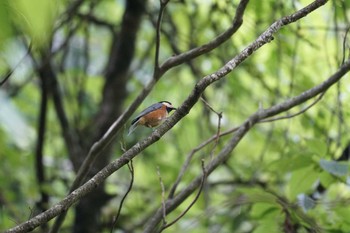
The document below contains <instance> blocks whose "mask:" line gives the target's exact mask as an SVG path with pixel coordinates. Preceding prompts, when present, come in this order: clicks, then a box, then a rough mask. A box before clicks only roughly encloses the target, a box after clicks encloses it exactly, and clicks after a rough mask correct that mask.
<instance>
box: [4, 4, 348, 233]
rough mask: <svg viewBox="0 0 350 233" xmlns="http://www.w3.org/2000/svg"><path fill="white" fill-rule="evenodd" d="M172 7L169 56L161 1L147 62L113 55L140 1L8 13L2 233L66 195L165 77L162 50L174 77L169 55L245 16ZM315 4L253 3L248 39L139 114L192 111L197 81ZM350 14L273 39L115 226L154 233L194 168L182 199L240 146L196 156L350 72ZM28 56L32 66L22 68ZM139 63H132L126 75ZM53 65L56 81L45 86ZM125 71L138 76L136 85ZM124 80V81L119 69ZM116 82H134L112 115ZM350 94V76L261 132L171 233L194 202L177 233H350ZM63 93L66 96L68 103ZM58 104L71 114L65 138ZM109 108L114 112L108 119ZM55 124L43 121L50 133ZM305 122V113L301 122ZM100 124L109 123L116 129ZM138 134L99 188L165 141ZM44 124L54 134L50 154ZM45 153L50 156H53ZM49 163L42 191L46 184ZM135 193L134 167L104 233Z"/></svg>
mask: <svg viewBox="0 0 350 233" xmlns="http://www.w3.org/2000/svg"><path fill="white" fill-rule="evenodd" d="M162 2H163V4H165V5H166V8H165V11H164V15H163V19H162V22H161V27H160V43H159V44H157V43H158V40H157V37H156V31H157V26H156V25H157V22H158V21H157V20H158V14H159V12H160V11H161V10H162V8H161V7H160V2H158V1H148V3H147V7H146V8H145V12H144V13H143V14H144V15H143V17H142V20H141V22H140V26H139V27H138V28H137V29H136V28H135V30H137V39H136V41H135V51H134V53H133V52H129V53H127V54H123V57H122V58H119V60H118V58H116V61H115V63H113V58H114V57H113V53H115V51H114V50H113V49H114V48H115V47H118V43H122V42H121V41H123V39H125V38H124V37H123V36H125V35H126V34H127V35H129V34H128V33H130V31H132V29H129V30H130V31H128V30H125V31H123V24H124V23H125V20H127V19H128V18H127V16H125V15H123V14H124V11H127V9H128V4H130V5H132V4H140V2H139V1H135V0H134V1H131V0H129V1H126V2H124V1H110V0H103V1H94V0H91V1H88V0H85V1H79V0H77V1H43V0H36V1H35V3H32V2H31V3H29V2H28V1H25V0H16V1H3V2H2V3H0V28H2V29H3V32H4V33H3V34H1V35H0V50H1V53H0V61H1V62H2V63H0V71H1V73H4V74H6V73H7V72H8V70H14V72H13V73H12V75H11V76H10V78H9V79H8V80H7V81H6V82H4V83H3V84H2V85H1V87H0V148H1V150H0V160H1V163H0V177H1V179H0V184H1V185H0V187H1V190H0V204H1V210H0V226H1V230H6V229H9V228H11V227H14V226H15V225H17V224H19V223H21V222H24V221H26V220H27V219H28V218H30V217H33V216H35V215H36V214H38V213H39V212H41V211H45V210H47V209H49V208H50V207H52V206H53V205H54V204H55V203H57V202H58V201H60V200H62V199H63V198H64V197H65V196H66V195H67V193H68V192H69V189H70V187H71V185H72V183H73V181H74V179H75V177H76V176H77V172H78V168H79V166H80V165H81V162H82V160H83V159H85V157H86V156H87V154H88V151H89V149H90V148H91V146H92V145H93V143H94V142H95V141H98V140H99V139H100V138H101V137H102V135H104V133H105V132H106V131H107V129H108V127H109V126H110V125H111V124H112V122H113V121H114V120H116V119H117V118H118V117H119V116H120V115H121V114H122V112H123V111H122V110H124V109H127V108H128V107H129V106H132V103H133V101H134V100H135V98H137V96H139V94H140V93H142V91H144V89H143V88H144V87H145V86H147V85H148V84H149V83H150V82H152V79H154V77H156V76H155V74H154V73H153V72H154V70H155V69H154V67H155V64H154V63H155V62H154V57H155V55H154V54H155V53H156V51H157V46H159V49H160V50H159V61H160V62H159V63H160V64H163V62H165V61H167V59H168V58H170V57H172V56H175V55H178V54H180V53H182V52H185V51H187V50H190V49H192V48H196V47H198V46H200V45H202V44H205V43H207V42H208V41H211V40H213V38H215V37H216V36H218V35H220V33H222V32H224V31H225V30H227V28H229V27H230V26H231V24H232V21H233V19H234V17H235V12H236V9H237V7H238V5H239V3H240V1H223V0H212V1H203V0H192V1H170V2H168V3H167V4H166V3H165V2H166V1H162ZM310 3H311V1H306V0H302V1H271V0H268V1H260V0H251V1H249V3H248V5H247V8H246V9H245V12H244V16H243V24H242V26H241V27H240V28H239V30H238V31H237V32H236V33H235V34H234V35H233V36H231V37H230V38H229V39H228V40H227V41H226V42H225V43H223V44H221V45H220V46H218V47H215V49H213V50H212V51H210V52H206V53H203V54H201V56H199V57H197V58H195V59H191V60H186V61H184V62H182V63H181V64H180V65H179V66H177V67H172V68H171V69H170V70H168V71H167V72H165V73H164V76H163V77H161V76H160V77H161V79H160V77H159V81H158V82H157V83H156V85H155V86H154V87H153V89H152V91H151V92H150V94H149V95H148V96H147V98H146V99H145V100H144V101H143V102H142V101H139V102H138V104H141V102H142V104H141V107H140V108H139V109H138V110H142V107H147V106H149V105H151V104H152V103H154V102H158V101H161V100H168V101H171V102H172V103H173V105H174V106H181V105H182V103H183V101H184V100H186V98H187V97H188V96H189V95H190V93H191V91H192V90H193V88H194V86H195V85H196V83H197V82H198V81H199V80H203V77H205V76H206V75H209V74H212V73H214V72H217V71H218V70H220V68H221V67H223V66H224V65H225V64H226V63H227V62H228V61H229V60H230V59H232V58H233V57H235V56H236V55H237V54H239V53H240V52H241V51H242V50H243V49H244V48H245V47H247V46H248V45H249V44H250V43H252V42H253V41H255V40H256V39H257V38H258V36H259V35H260V34H261V33H263V32H264V31H265V30H266V29H267V28H268V27H269V26H270V25H271V24H273V23H274V22H275V21H276V20H278V19H280V18H281V17H284V16H287V15H291V14H292V13H294V12H295V11H297V10H299V9H301V8H303V7H304V6H306V5H308V4H310ZM1 5H3V6H6V9H8V10H4V9H5V8H3V7H1ZM349 5H350V2H349V1H341V0H334V1H330V2H328V3H327V4H325V5H324V6H322V7H320V8H318V9H316V10H315V11H314V12H312V13H311V14H308V15H307V16H306V17H305V18H302V19H300V20H298V21H297V22H295V23H292V24H289V25H288V26H286V27H283V28H282V29H281V30H279V31H278V32H277V33H275V34H274V40H272V41H271V42H270V43H268V44H266V45H265V46H263V47H261V48H259V49H258V50H257V51H256V52H255V53H253V54H252V55H250V56H249V57H248V59H247V60H245V61H244V62H243V63H242V64H240V65H239V66H238V67H237V68H235V69H234V70H233V71H232V72H230V73H228V74H227V76H226V77H225V78H223V79H220V80H218V81H217V82H214V83H213V84H212V85H210V86H209V87H208V88H207V89H206V90H205V92H204V93H203V94H202V99H200V100H199V101H198V102H197V104H196V105H195V106H194V107H193V108H192V109H191V111H190V112H189V114H188V115H186V116H185V117H184V118H183V119H182V120H181V121H179V122H178V123H177V124H176V125H175V126H174V127H173V128H172V129H171V131H169V132H168V133H167V134H166V135H164V136H162V137H161V138H160V140H159V141H157V142H155V143H154V144H152V145H151V146H149V147H147V148H146V149H145V150H143V151H142V152H141V153H140V154H139V155H138V156H137V157H136V158H135V159H133V167H134V174H133V176H134V183H133V187H132V189H131V191H130V193H129V194H128V196H127V197H126V199H125V202H124V204H123V206H122V209H121V215H120V216H119V218H118V221H116V225H115V229H118V230H115V232H142V231H144V232H146V227H145V226H148V225H149V224H150V222H151V221H152V217H153V216H156V212H157V211H156V210H157V209H158V210H162V208H163V204H164V203H162V202H164V199H165V198H167V197H168V195H169V193H170V190H171V188H172V187H173V185H174V183H175V181H176V179H177V177H178V175H179V173H180V171H181V169H182V168H183V167H184V164H185V163H186V160H187V159H188V158H189V157H190V156H193V157H192V159H191V160H190V163H189V164H188V166H189V167H188V169H187V170H186V171H185V173H184V175H183V177H182V179H181V181H180V182H179V184H178V187H177V189H176V192H175V196H176V195H177V194H179V193H181V191H183V190H185V189H186V188H187V187H189V186H190V184H191V182H192V181H193V180H195V179H196V177H200V176H202V175H206V173H205V172H206V171H205V169H203V167H202V165H201V164H202V161H204V164H205V165H208V164H210V163H211V162H212V161H213V160H215V159H216V158H217V157H218V154H220V153H221V152H222V150H225V148H226V146H227V145H229V144H230V142H231V141H230V140H232V138H233V137H234V136H235V135H237V134H238V132H237V131H232V132H231V133H229V134H228V135H222V136H221V137H220V138H218V139H217V140H213V141H212V142H211V143H208V144H206V145H205V146H203V147H200V148H199V149H196V150H195V149H194V148H196V147H197V146H198V145H201V143H203V142H205V141H206V140H207V139H208V138H210V137H212V136H213V135H217V133H222V132H225V131H226V130H230V129H234V128H235V127H237V126H240V125H241V124H242V122H244V121H245V120H246V119H247V118H248V117H249V116H251V115H252V114H253V113H255V112H256V111H257V110H259V109H268V108H270V107H271V106H273V105H275V104H278V103H282V102H283V101H285V100H287V99H289V98H293V97H295V96H297V95H299V94H300V93H302V92H304V91H306V90H308V89H310V88H312V87H314V86H316V85H319V84H320V83H322V82H323V81H324V80H326V79H327V78H328V77H330V76H331V75H332V74H334V73H335V71H336V70H337V69H338V67H340V66H341V65H342V64H343V63H344V60H345V59H347V57H348V50H349V46H348V35H347V34H348V27H349V22H348V9H349ZM135 8H137V7H135ZM135 18H136V17H135ZM135 24H137V23H135ZM123 33H124V34H123ZM127 40H129V41H130V45H131V44H132V41H133V40H132V39H130V38H129V37H127V38H126V41H127ZM114 43H116V45H115V44H114ZM31 46H32V48H31ZM131 46H132V45H131ZM122 49H123V48H119V50H122ZM132 50H133V49H131V50H130V51H132ZM27 51H29V54H28V55H25V54H26V53H27ZM116 51H118V50H116ZM116 56H117V55H116ZM129 56H130V64H126V63H128V62H127V61H128V59H129ZM23 57H25V58H24V60H23V61H22V62H21V63H20V64H19V65H17V63H18V61H20V60H21V59H22V58H23ZM118 62H119V63H118ZM48 64H49V65H51V70H52V71H53V73H54V75H52V74H51V73H47V72H46V71H47V69H46V68H47V67H46V65H48ZM123 65H125V67H127V68H126V71H125V72H124V70H123ZM119 67H122V68H120V70H118V68H119ZM49 70H50V69H49ZM111 70H113V72H112V71H111ZM114 71H115V72H114ZM108 75H110V76H111V77H109V76H108ZM114 77H118V78H116V80H117V79H118V80H124V81H125V83H124V84H123V83H122V84H120V86H118V87H120V88H116V89H115V90H114V94H115V95H116V96H118V95H119V94H120V95H119V97H118V98H119V99H118V98H116V96H114V97H115V98H114V99H113V100H114V101H115V102H111V103H110V102H108V100H107V98H108V97H106V95H107V94H106V90H107V89H108V86H109V85H112V84H111V83H109V80H113V78H114ZM0 81H1V80H0ZM56 81H57V83H56V84H52V83H55V82H56ZM347 81H348V77H344V78H343V79H342V80H341V81H338V82H337V83H336V84H335V85H334V86H332V87H331V88H330V89H329V90H327V92H325V93H324V95H323V94H322V96H321V97H322V98H321V99H317V98H318V97H319V96H317V97H315V98H312V99H310V100H309V101H307V102H303V103H301V104H299V105H298V106H296V107H294V108H292V109H290V110H288V111H285V112H283V113H282V114H280V115H278V116H276V117H280V116H285V118H284V119H276V120H273V121H266V122H263V121H261V122H258V123H257V124H256V125H255V126H254V127H253V128H252V129H250V131H249V132H248V133H247V134H246V135H245V136H244V137H243V139H242V140H241V141H240V142H239V144H238V145H237V147H235V148H234V150H233V151H232V152H231V153H230V156H229V159H228V160H226V161H224V163H222V164H221V165H220V166H218V167H217V168H215V170H214V171H213V172H212V173H211V174H208V177H206V179H205V182H204V183H201V184H200V185H199V186H200V187H201V188H202V190H201V193H200V196H199V198H196V194H197V192H198V189H195V191H194V192H192V193H191V195H189V197H188V198H184V200H183V201H182V202H181V204H179V205H178V206H176V208H174V209H173V210H172V211H171V212H170V211H169V212H167V213H166V214H167V216H166V219H164V221H166V222H167V223H170V222H171V221H172V220H174V219H176V218H177V217H178V216H180V214H181V213H183V212H184V211H185V210H186V209H187V208H188V206H189V205H190V204H191V203H193V202H195V203H194V205H193V206H192V207H191V209H190V210H189V211H188V212H187V213H186V214H185V215H184V216H183V217H182V218H180V219H179V220H178V221H176V223H174V224H173V225H171V226H169V227H168V228H167V229H166V230H165V231H166V232H194V233H195V232H237V233H244V232H254V233H264V232H300V233H301V232H322V231H323V232H349V231H350V221H349V220H348V218H347V216H349V200H350V199H349V198H350V191H349V187H348V183H349V181H348V180H349V162H348V160H349V154H350V153H349V151H350V145H349V134H348V132H349V125H348V123H347V119H349V117H350V110H349V108H348V107H347V105H348V103H349V102H350V95H349V85H348V82H347ZM46 82H47V83H46ZM50 82H51V83H50ZM50 85H52V86H50ZM55 85H56V86H55ZM113 85H114V84H113ZM123 85H124V86H125V90H126V91H125V93H126V94H125V96H124V95H123V93H124V91H123V88H124V86H123ZM44 90H47V91H48V93H46V94H45V92H44ZM55 91H58V92H57V93H59V94H58V95H57V96H56V94H55V93H56V92H55ZM56 97H57V98H58V99H60V100H61V101H62V103H61V106H63V109H64V112H65V117H66V121H67V122H68V123H67V125H65V119H63V118H64V116H62V114H60V110H59V108H58V107H57V106H59V103H58V102H57V98H56ZM43 99H44V100H45V99H46V100H48V102H47V105H46V110H45V111H42V106H44V105H45V104H43ZM107 103H108V104H107ZM114 103H115V106H113V104H114ZM311 105H312V106H311ZM310 106H311V107H310ZM309 107H310V108H309ZM105 109H108V110H106V111H107V113H106V112H103V111H104V110H105ZM109 109H113V110H111V111H109ZM43 112H45V113H46V117H44V119H43V118H40V113H43ZM220 113H222V118H220V116H221V114H220ZM297 113H300V114H298V115H295V116H294V114H297ZM135 114H136V113H135ZM135 114H134V115H135ZM104 117H105V118H104ZM100 119H105V120H103V121H104V123H103V124H102V123H100ZM130 120H131V119H129V121H128V122H127V123H126V124H125V125H123V127H122V129H121V130H120V131H118V133H117V135H116V136H115V137H114V140H113V141H112V144H113V145H112V146H111V147H112V148H107V149H106V150H105V151H104V152H102V154H101V155H100V156H101V157H98V159H97V160H96V161H95V163H94V166H93V168H92V169H91V171H90V172H93V173H94V174H95V173H97V171H99V170H101V169H102V168H103V167H104V166H106V165H107V163H108V162H106V163H103V162H104V161H116V159H118V158H120V157H121V155H122V154H123V153H124V152H125V150H128V149H129V148H132V146H133V145H135V144H136V143H137V142H141V141H142V140H144V139H145V138H147V137H148V135H150V134H151V133H153V134H152V135H154V132H153V131H152V130H150V129H148V128H141V127H139V128H138V129H137V131H135V133H134V134H132V135H130V136H126V131H127V127H128V126H129V123H130ZM44 122H46V124H44ZM42 124H44V129H45V134H44V138H41V139H40V125H42ZM68 126H69V127H68ZM160 130H162V129H160ZM156 131H157V130H156ZM72 138H73V139H72ZM71 139H72V141H71V142H73V143H71V144H70V143H69V142H70V141H69V140H71ZM74 139H75V140H74ZM40 142H43V148H42V151H41V152H42V153H40V146H39V145H40ZM72 144H74V145H75V146H78V145H79V146H78V147H80V148H82V150H81V151H82V152H81V151H80V152H81V153H79V156H80V157H79V156H77V155H76V154H74V153H73V151H74V149H76V148H74V145H73V146H72ZM38 148H39V149H38ZM38 151H39V152H38ZM191 152H192V153H191ZM40 154H42V160H40V159H39V158H40V156H39V155H40ZM77 154H78V153H77ZM74 156H77V157H74ZM109 157H111V158H109ZM38 160H40V161H39V165H38ZM101 161H103V162H101ZM100 162H101V164H100ZM40 163H41V165H42V166H43V168H44V180H40V178H39V175H38V174H39V173H40V172H38V167H40ZM95 164H98V165H96V166H95ZM9 174H11V175H9ZM94 174H89V175H90V176H89V175H88V177H89V178H90V177H92V175H94ZM160 180H161V181H160ZM129 182H130V171H129V169H127V167H124V168H121V169H120V170H118V171H116V172H114V173H113V174H112V175H111V176H109V177H108V179H107V180H106V181H105V183H104V185H103V190H104V191H103V192H104V193H105V194H106V196H104V197H105V198H106V199H105V202H104V203H101V205H100V206H99V208H98V209H96V210H93V211H96V213H99V214H98V221H97V225H98V230H99V232H110V230H111V224H112V223H113V219H114V217H115V216H116V214H117V212H118V208H119V203H120V202H121V200H122V198H123V197H124V195H125V193H126V192H127V189H128V186H129ZM163 188H164V190H165V191H163V190H162V189H163ZM92 192H93V193H94V192H97V191H95V190H93V191H92ZM45 196H47V197H48V200H47V201H46V202H45V201H43V200H45V198H44V197H45ZM170 201H171V199H170ZM43 203H44V206H41V204H43ZM81 203H84V202H83V201H82V202H81ZM92 204H93V203H91V205H92ZM72 208H73V207H72ZM96 208H97V207H96ZM163 217H164V216H163ZM162 224H163V223H162V222H160V223H159V224H158V227H160V226H161V225H162ZM52 225H53V221H51V222H50V223H49V224H48V225H46V226H45V224H43V225H42V227H41V228H40V229H39V228H38V229H37V231H38V232H40V231H42V232H46V230H47V229H48V228H49V227H52ZM76 226H77V216H75V213H74V212H73V211H71V210H70V211H68V216H67V218H66V220H65V221H64V223H63V226H62V227H61V231H60V232H79V231H78V230H77V229H76ZM154 231H155V230H154Z"/></svg>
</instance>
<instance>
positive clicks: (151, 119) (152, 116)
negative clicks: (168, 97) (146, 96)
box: [128, 101, 176, 135]
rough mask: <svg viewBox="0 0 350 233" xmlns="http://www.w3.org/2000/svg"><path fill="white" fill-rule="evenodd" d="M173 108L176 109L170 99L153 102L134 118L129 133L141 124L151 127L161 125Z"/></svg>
mask: <svg viewBox="0 0 350 233" xmlns="http://www.w3.org/2000/svg"><path fill="white" fill-rule="evenodd" d="M172 110H176V108H175V107H174V106H173V105H172V104H171V103H170V102H168V101H160V102H158V103H155V104H152V105H151V106H149V107H148V108H146V109H145V110H143V111H142V112H141V113H140V114H139V115H138V116H137V117H135V119H134V120H132V122H131V126H130V128H129V133H128V135H130V134H131V133H132V132H134V130H135V129H136V127H137V126H139V125H143V126H146V127H149V128H153V127H156V126H158V125H160V124H161V123H162V122H163V121H164V120H165V119H166V118H167V117H168V115H169V113H170V112H171V111H172Z"/></svg>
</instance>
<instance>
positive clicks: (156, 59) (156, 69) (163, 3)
mask: <svg viewBox="0 0 350 233" xmlns="http://www.w3.org/2000/svg"><path fill="white" fill-rule="evenodd" d="M159 2H160V10H159V14H158V20H157V26H156V52H155V56H154V75H153V78H155V79H158V78H159V77H160V75H159V69H160V67H159V51H160V30H161V24H162V19H163V14H164V11H165V7H166V5H167V4H168V2H169V1H167V0H165V1H163V0H159Z"/></svg>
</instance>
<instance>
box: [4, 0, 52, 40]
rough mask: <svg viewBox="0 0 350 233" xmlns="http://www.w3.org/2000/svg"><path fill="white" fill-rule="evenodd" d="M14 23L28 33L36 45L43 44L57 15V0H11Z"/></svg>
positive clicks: (48, 36) (49, 34) (47, 38)
mask: <svg viewBox="0 0 350 233" xmlns="http://www.w3.org/2000/svg"><path fill="white" fill-rule="evenodd" d="M11 6H12V9H13V12H14V14H13V19H14V21H15V23H16V24H17V25H18V26H19V27H20V28H21V29H22V30H23V32H25V33H28V35H29V36H30V37H31V39H32V41H33V42H34V43H35V44H36V45H37V46H43V45H45V44H46V43H47V42H48V40H49V38H50V36H51V33H50V32H51V31H52V29H53V23H54V19H55V17H56V15H57V13H58V12H57V8H58V7H57V2H56V1H46V0H31V1H27V0H14V1H11Z"/></svg>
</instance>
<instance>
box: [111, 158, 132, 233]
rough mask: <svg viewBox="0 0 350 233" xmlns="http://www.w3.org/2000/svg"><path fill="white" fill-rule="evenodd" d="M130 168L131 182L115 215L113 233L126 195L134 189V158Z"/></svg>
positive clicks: (129, 165) (129, 164)
mask: <svg viewBox="0 0 350 233" xmlns="http://www.w3.org/2000/svg"><path fill="white" fill-rule="evenodd" d="M128 168H129V171H130V174H131V180H130V184H129V187H128V190H126V193H125V194H124V196H123V198H122V200H121V201H120V204H119V209H118V212H117V215H116V216H115V218H114V221H113V224H112V228H111V233H113V230H114V227H115V225H116V224H117V221H118V218H119V216H120V213H121V211H122V208H123V204H124V201H125V199H126V197H127V196H128V194H129V193H130V191H131V189H132V186H133V184H134V173H135V172H134V166H133V163H132V160H130V162H129V163H128Z"/></svg>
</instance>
